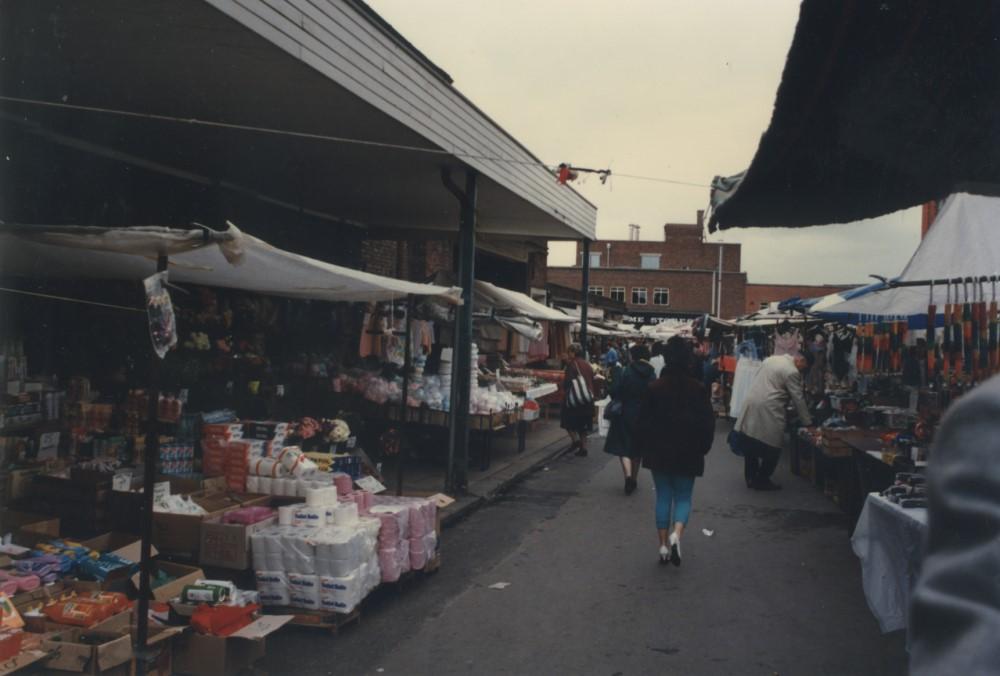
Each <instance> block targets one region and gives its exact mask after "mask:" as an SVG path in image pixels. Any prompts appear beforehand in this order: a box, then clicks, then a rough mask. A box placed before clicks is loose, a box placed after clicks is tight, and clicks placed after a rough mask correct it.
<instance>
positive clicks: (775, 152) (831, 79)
mask: <svg viewBox="0 0 1000 676" xmlns="http://www.w3.org/2000/svg"><path fill="white" fill-rule="evenodd" d="M998 30H1000V4H997V3H995V2H991V1H990V0H967V1H965V2H829V1H828V0H803V2H802V5H801V9H800V14H799V21H798V25H797V27H796V30H795V37H794V39H793V41H792V45H791V49H790V50H789V53H788V59H787V62H786V64H785V69H784V73H783V75H782V81H781V85H780V87H779V88H778V92H777V97H776V100H775V104H774V113H773V116H772V118H771V123H770V126H769V127H768V129H767V131H766V132H765V133H764V135H763V137H762V138H761V141H760V145H759V147H758V149H757V153H756V155H755V156H754V158H753V160H752V161H751V163H750V167H749V169H747V171H746V173H745V176H743V177H742V180H739V179H740V177H738V176H734V177H732V180H726V181H723V180H717V181H716V184H717V186H718V187H717V189H716V190H715V191H714V193H715V194H714V195H713V198H714V199H713V205H714V206H715V209H714V212H713V214H712V219H711V221H710V224H709V228H710V229H711V230H716V229H726V228H736V227H755V226H756V227H774V226H785V227H798V226H807V225H819V224H826V223H841V222H849V221H856V220H860V219H863V218H871V217H874V216H879V215H882V214H887V213H892V212H894V211H898V210H900V209H904V208H907V207H911V206H914V205H917V204H921V203H924V202H927V201H929V200H932V199H941V198H943V197H945V196H947V195H948V194H950V193H952V192H956V191H958V190H962V189H968V190H971V191H973V192H984V191H995V190H996V186H997V184H1000V117H998V116H997V115H996V111H997V110H998V109H1000V78H998V77H997V73H998V72H1000V42H998V41H997V39H996V36H997V33H998ZM733 169H734V170H735V169H739V167H733ZM735 184H738V187H736V188H735V190H733V185H735ZM974 184H987V185H986V186H981V187H977V188H972V187H971V185H974ZM963 186H965V187H964V188H963ZM994 194H996V193H995V192H994ZM727 196H728V199H724V198H726V197H727ZM720 202H721V203H720Z"/></svg>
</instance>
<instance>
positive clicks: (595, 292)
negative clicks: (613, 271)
mask: <svg viewBox="0 0 1000 676" xmlns="http://www.w3.org/2000/svg"><path fill="white" fill-rule="evenodd" d="M587 293H589V294H590V295H591V296H604V287H603V286H588V287H587Z"/></svg>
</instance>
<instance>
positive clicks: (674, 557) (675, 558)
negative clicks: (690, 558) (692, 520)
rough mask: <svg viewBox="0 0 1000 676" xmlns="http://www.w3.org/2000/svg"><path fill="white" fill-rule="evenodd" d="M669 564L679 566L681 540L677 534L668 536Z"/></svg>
mask: <svg viewBox="0 0 1000 676" xmlns="http://www.w3.org/2000/svg"><path fill="white" fill-rule="evenodd" d="M660 549H661V550H662V549H663V547H661V548H660ZM670 562H671V563H672V564H674V565H675V566H679V565H681V539H680V538H679V537H677V533H671V534H670Z"/></svg>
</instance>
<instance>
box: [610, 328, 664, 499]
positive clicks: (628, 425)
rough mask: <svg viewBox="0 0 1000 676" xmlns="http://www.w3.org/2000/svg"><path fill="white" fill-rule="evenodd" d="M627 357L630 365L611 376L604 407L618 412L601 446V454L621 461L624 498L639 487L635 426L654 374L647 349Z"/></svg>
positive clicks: (637, 348) (635, 348) (641, 347)
mask: <svg viewBox="0 0 1000 676" xmlns="http://www.w3.org/2000/svg"><path fill="white" fill-rule="evenodd" d="M629 353H630V354H629V356H631V357H632V359H631V362H630V363H629V365H628V366H626V367H624V368H619V369H618V370H617V371H616V372H615V375H614V379H613V380H612V381H611V387H610V388H609V393H610V395H611V402H612V403H610V404H608V406H609V407H610V406H614V407H615V408H616V409H617V411H618V412H617V415H614V416H613V417H611V426H610V427H609V428H608V438H607V441H606V442H605V443H604V452H605V453H610V454H611V455H617V456H618V459H619V460H620V461H621V464H622V472H623V473H624V474H625V495H632V493H633V492H634V491H635V489H636V487H638V485H639V483H638V481H637V480H636V477H638V475H639V467H640V466H641V465H642V458H641V457H640V455H641V454H640V452H639V447H638V444H637V443H636V434H635V433H636V426H637V425H638V423H639V408H640V406H641V405H642V398H643V396H645V394H646V389H647V388H648V387H649V384H650V383H651V382H653V380H654V379H655V378H656V370H655V369H654V368H653V366H652V365H651V364H650V363H649V348H647V347H646V346H645V345H635V346H633V347H632V349H631V350H629ZM607 410H608V409H605V411H607Z"/></svg>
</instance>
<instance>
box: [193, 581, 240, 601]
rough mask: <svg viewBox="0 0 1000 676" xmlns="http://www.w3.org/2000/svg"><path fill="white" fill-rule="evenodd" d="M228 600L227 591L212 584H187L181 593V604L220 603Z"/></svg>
mask: <svg viewBox="0 0 1000 676" xmlns="http://www.w3.org/2000/svg"><path fill="white" fill-rule="evenodd" d="M228 598H229V590H228V589H226V588H225V587H220V586H217V585H213V584H205V583H203V582H199V583H198V584H189V585H186V586H185V587H184V590H183V591H182V592H181V601H182V602H183V603H192V604H198V603H212V604H214V603H222V602H223V601H225V600H226V599H228Z"/></svg>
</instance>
